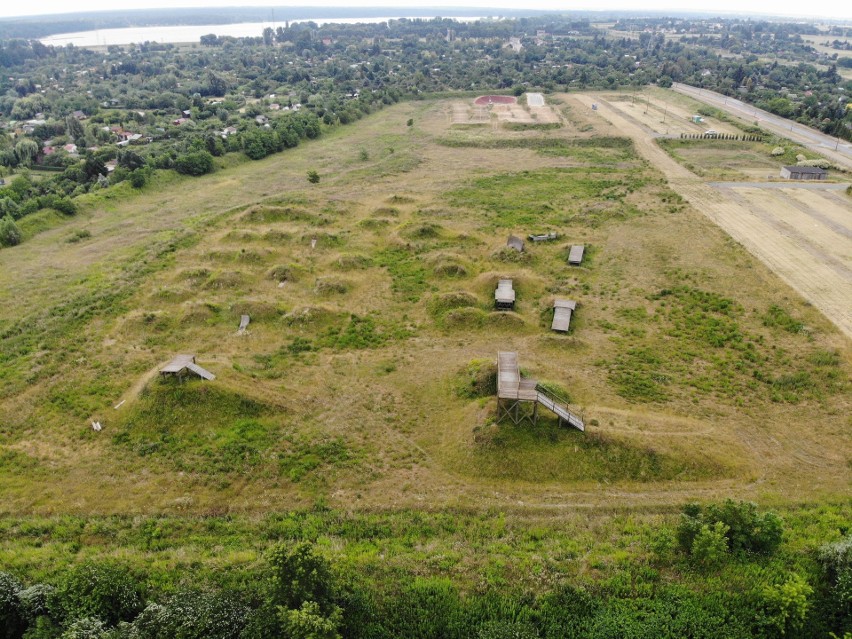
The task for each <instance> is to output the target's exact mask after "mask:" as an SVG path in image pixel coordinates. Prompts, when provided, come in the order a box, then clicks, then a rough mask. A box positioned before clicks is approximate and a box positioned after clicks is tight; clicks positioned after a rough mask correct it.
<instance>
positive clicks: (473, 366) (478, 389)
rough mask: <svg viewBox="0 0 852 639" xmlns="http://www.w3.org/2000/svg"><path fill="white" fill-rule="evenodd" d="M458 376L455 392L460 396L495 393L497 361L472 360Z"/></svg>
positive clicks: (472, 396) (483, 395)
mask: <svg viewBox="0 0 852 639" xmlns="http://www.w3.org/2000/svg"><path fill="white" fill-rule="evenodd" d="M458 378H459V381H458V383H457V385H456V393H457V394H458V395H459V396H461V397H469V398H471V399H474V398H476V397H488V396H490V395H496V394H497V363H496V362H494V361H493V360H490V359H475V360H472V361H471V362H470V363H469V364H468V365H467V366H466V367H465V368H464V370H462V371H461V372H460V373H459V376H458Z"/></svg>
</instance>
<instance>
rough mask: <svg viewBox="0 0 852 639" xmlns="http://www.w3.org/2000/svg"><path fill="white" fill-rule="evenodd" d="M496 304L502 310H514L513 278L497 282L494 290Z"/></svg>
mask: <svg viewBox="0 0 852 639" xmlns="http://www.w3.org/2000/svg"><path fill="white" fill-rule="evenodd" d="M494 304H495V306H496V307H497V308H498V309H500V310H512V309H513V308H515V289H514V287H513V286H512V280H509V279H504V280H500V281H499V282H498V283H497V290H495V291H494Z"/></svg>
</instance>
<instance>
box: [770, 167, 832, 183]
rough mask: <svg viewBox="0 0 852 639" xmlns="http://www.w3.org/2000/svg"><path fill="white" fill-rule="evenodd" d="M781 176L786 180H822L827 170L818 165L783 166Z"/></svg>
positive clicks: (826, 175)
mask: <svg viewBox="0 0 852 639" xmlns="http://www.w3.org/2000/svg"><path fill="white" fill-rule="evenodd" d="M781 177H782V178H785V179H787V180H824V179H825V178H827V177H828V171H826V170H825V169H821V168H819V167H818V166H783V167H781Z"/></svg>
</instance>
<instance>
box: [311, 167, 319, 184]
mask: <svg viewBox="0 0 852 639" xmlns="http://www.w3.org/2000/svg"><path fill="white" fill-rule="evenodd" d="M319 181H320V174H319V173H317V172H316V171H314V170H310V171H308V182H310V183H311V184H317V183H318V182H319Z"/></svg>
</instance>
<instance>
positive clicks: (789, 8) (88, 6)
mask: <svg viewBox="0 0 852 639" xmlns="http://www.w3.org/2000/svg"><path fill="white" fill-rule="evenodd" d="M1 4H2V6H0V17H11V16H24V15H44V14H50V13H68V12H71V11H101V10H116V9H150V8H160V7H166V8H176V7H233V6H253V7H257V6H287V5H292V6H302V7H304V6H330V7H341V6H345V7H358V6H369V7H399V6H406V7H408V8H412V7H414V6H433V3H430V2H429V1H428V0H419V1H416V2H411V1H410V0H409V1H408V2H406V1H405V0H301V1H298V0H297V1H290V2H288V1H287V0H248V1H246V2H240V1H239V0H118V1H116V0H75V2H74V3H73V4H71V3H69V2H68V0H39V2H34V3H32V4H30V3H27V2H11V1H10V0H3V2H2V3H1ZM434 5H439V6H442V7H454V8H455V7H477V8H483V9H484V8H491V9H494V10H495V11H492V12H489V13H485V12H484V11H483V14H484V15H493V14H495V13H496V12H497V11H496V10H498V9H500V8H513V9H545V10H552V11H571V10H572V9H573V10H583V9H592V10H617V9H623V10H632V11H648V10H653V11H667V10H672V11H677V10H680V11H718V12H720V13H743V12H745V13H753V14H754V13H758V14H771V15H785V16H802V17H815V18H820V17H823V18H824V17H831V18H834V19H847V20H850V21H852V0H817V1H816V2H807V3H806V2H802V1H801V0H714V1H713V2H709V3H696V2H695V1H694V0H692V1H690V0H572V1H566V0H435V2H434Z"/></svg>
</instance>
